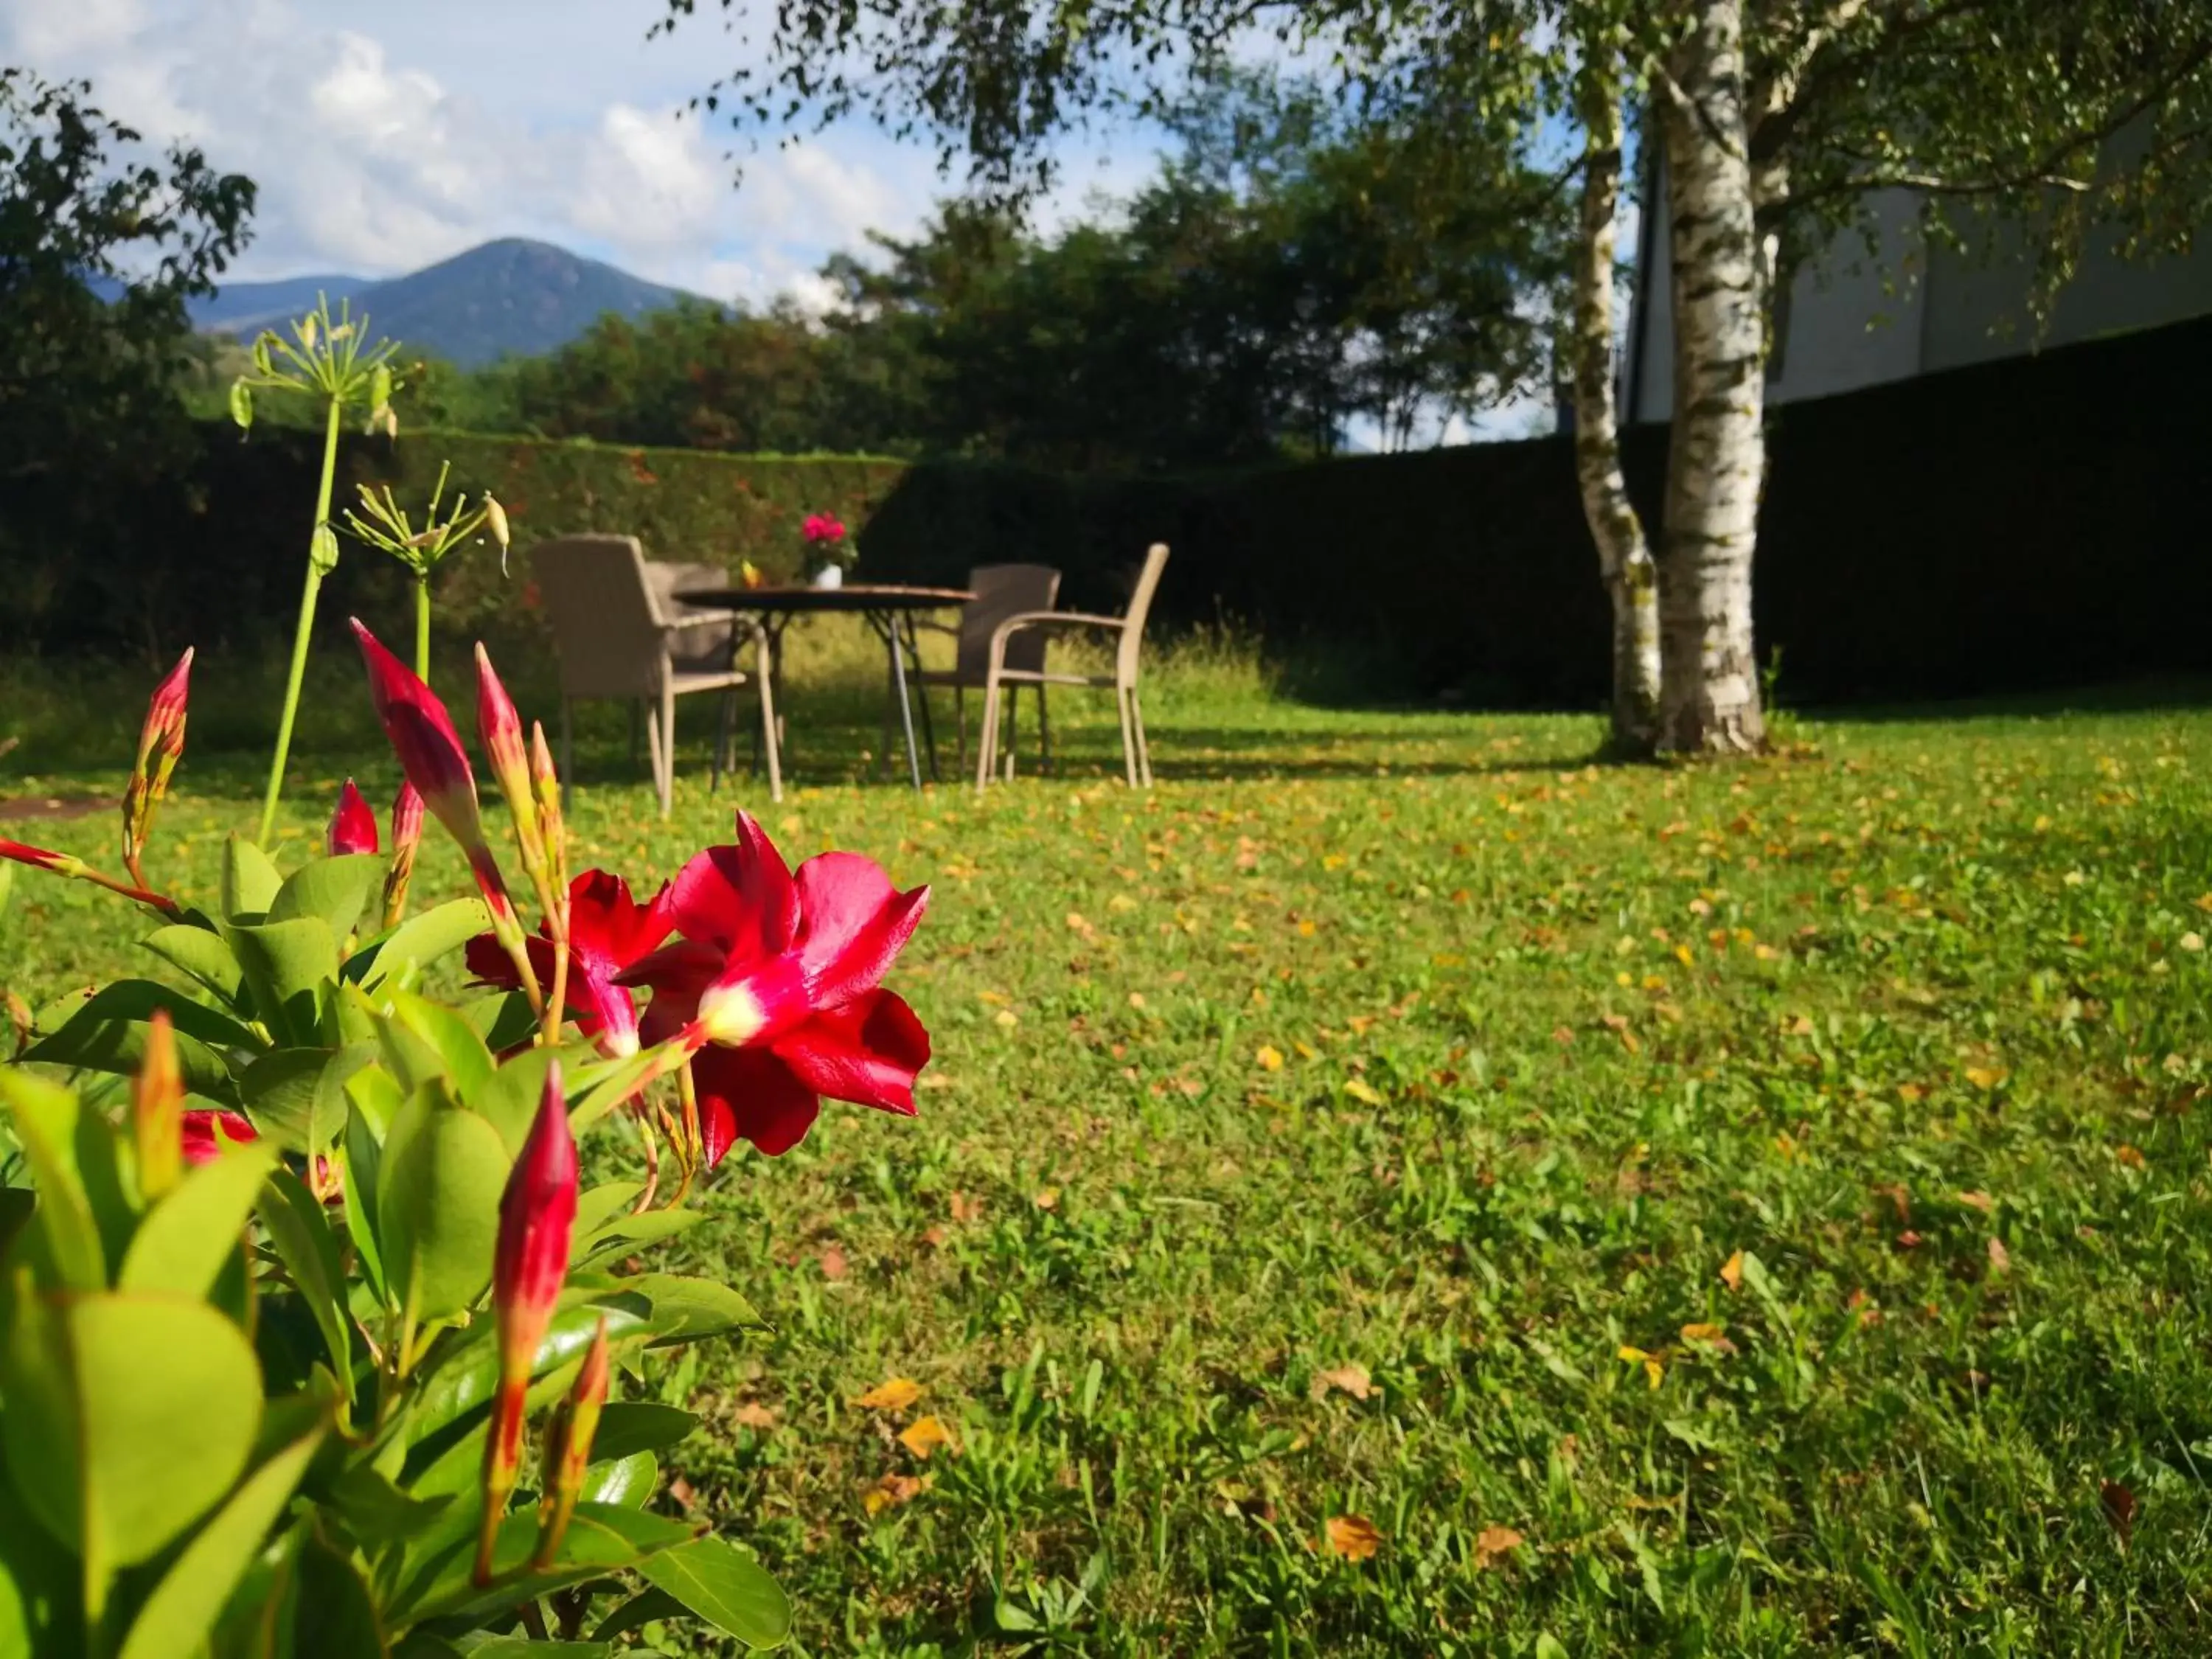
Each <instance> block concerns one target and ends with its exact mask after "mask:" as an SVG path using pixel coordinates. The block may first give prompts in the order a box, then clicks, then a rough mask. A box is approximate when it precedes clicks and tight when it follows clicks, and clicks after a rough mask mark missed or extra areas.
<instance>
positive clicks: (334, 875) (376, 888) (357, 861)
mask: <svg viewBox="0 0 2212 1659" xmlns="http://www.w3.org/2000/svg"><path fill="white" fill-rule="evenodd" d="M383 886H384V860H382V859H380V858H379V857H378V856H376V854H373V853H352V854H346V855H345V856H343V857H341V858H319V859H315V860H311V861H310V862H308V863H306V864H303V865H301V866H300V867H299V868H298V869H296V870H295V871H294V872H292V873H291V874H290V875H289V876H288V877H286V878H285V880H284V884H283V886H282V887H281V888H279V889H278V890H277V891H276V897H275V898H274V899H273V900H271V901H270V905H269V920H270V921H292V920H293V919H294V918H295V917H299V916H314V917H316V918H318V919H319V921H321V922H322V923H323V924H324V926H325V927H328V928H329V929H330V930H331V937H332V938H334V939H343V938H344V937H345V936H346V935H347V934H349V933H352V932H353V930H354V929H355V927H356V926H358V925H359V923H360V921H361V913H362V908H363V907H364V906H365V905H367V904H368V896H369V895H370V894H371V893H376V892H380V891H381V890H383Z"/></svg>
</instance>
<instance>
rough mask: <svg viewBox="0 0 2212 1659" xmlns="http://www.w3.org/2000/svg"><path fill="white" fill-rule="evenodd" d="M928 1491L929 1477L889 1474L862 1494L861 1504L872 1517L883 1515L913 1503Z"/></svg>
mask: <svg viewBox="0 0 2212 1659" xmlns="http://www.w3.org/2000/svg"><path fill="white" fill-rule="evenodd" d="M928 1490H929V1477H928V1476H927V1475H926V1474H925V1475H921V1476H915V1475H911V1474H887V1475H885V1476H884V1478H883V1479H882V1480H878V1481H876V1482H874V1483H873V1484H872V1486H869V1487H868V1489H867V1490H866V1492H863V1493H861V1494H860V1504H861V1506H862V1507H863V1508H864V1509H866V1510H867V1512H868V1513H869V1514H870V1515H881V1514H882V1513H883V1512H884V1510H895V1509H896V1508H897V1507H898V1506H899V1505H900V1504H906V1503H911V1502H912V1501H913V1500H914V1499H915V1498H919V1497H920V1496H921V1494H922V1493H923V1492H927V1491H928Z"/></svg>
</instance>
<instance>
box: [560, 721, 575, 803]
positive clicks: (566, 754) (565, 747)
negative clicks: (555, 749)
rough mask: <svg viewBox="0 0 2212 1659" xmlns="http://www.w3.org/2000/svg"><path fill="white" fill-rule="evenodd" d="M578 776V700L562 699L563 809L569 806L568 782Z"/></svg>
mask: <svg viewBox="0 0 2212 1659" xmlns="http://www.w3.org/2000/svg"><path fill="white" fill-rule="evenodd" d="M575 775H576V700H575V699H574V697H567V696H564V697H562V699H561V807H562V811H567V810H568V780H569V779H571V778H573V777H574V776H575Z"/></svg>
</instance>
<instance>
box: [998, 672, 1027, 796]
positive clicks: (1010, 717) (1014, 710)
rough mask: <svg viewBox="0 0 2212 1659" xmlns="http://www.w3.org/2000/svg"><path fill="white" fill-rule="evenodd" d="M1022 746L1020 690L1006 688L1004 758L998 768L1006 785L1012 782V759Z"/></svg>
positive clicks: (1011, 686)
mask: <svg viewBox="0 0 2212 1659" xmlns="http://www.w3.org/2000/svg"><path fill="white" fill-rule="evenodd" d="M1021 746H1022V688H1021V687H1020V686H1018V685H1010V686H1008V687H1007V688H1006V760H1005V761H1004V762H1003V763H1001V765H1000V773H1001V774H1002V775H1004V776H1005V778H1006V781H1007V782H1008V783H1012V781H1014V757H1015V755H1016V754H1017V753H1018V751H1019V750H1020V749H1021Z"/></svg>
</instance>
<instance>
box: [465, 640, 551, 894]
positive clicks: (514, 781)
mask: <svg viewBox="0 0 2212 1659" xmlns="http://www.w3.org/2000/svg"><path fill="white" fill-rule="evenodd" d="M477 735H478V736H480V737H481V738H483V746H484V758H485V759H487V760H489V762H490V763H491V770H492V775H493V776H494V777H495V778H497V779H498V780H499V787H500V793H502V794H504V795H505V796H506V797H507V805H508V806H509V807H511V808H512V809H513V812H514V834H515V839H516V840H517V841H518V842H520V843H521V846H522V861H523V863H524V864H525V865H526V866H529V867H530V868H531V869H532V871H533V872H538V873H540V874H542V873H543V872H542V869H541V866H542V865H543V863H544V855H545V854H544V842H543V841H542V840H541V839H540V838H539V836H538V808H537V802H536V800H535V799H533V798H532V794H531V789H530V755H529V752H528V750H526V748H525V747H524V745H523V741H522V717H521V716H520V714H516V713H515V712H514V699H513V698H512V697H510V696H507V688H506V687H505V686H504V685H501V684H500V682H499V675H498V673H497V671H495V670H494V668H493V667H492V665H491V657H490V654H489V653H488V652H486V651H485V649H484V648H483V641H477Z"/></svg>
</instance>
